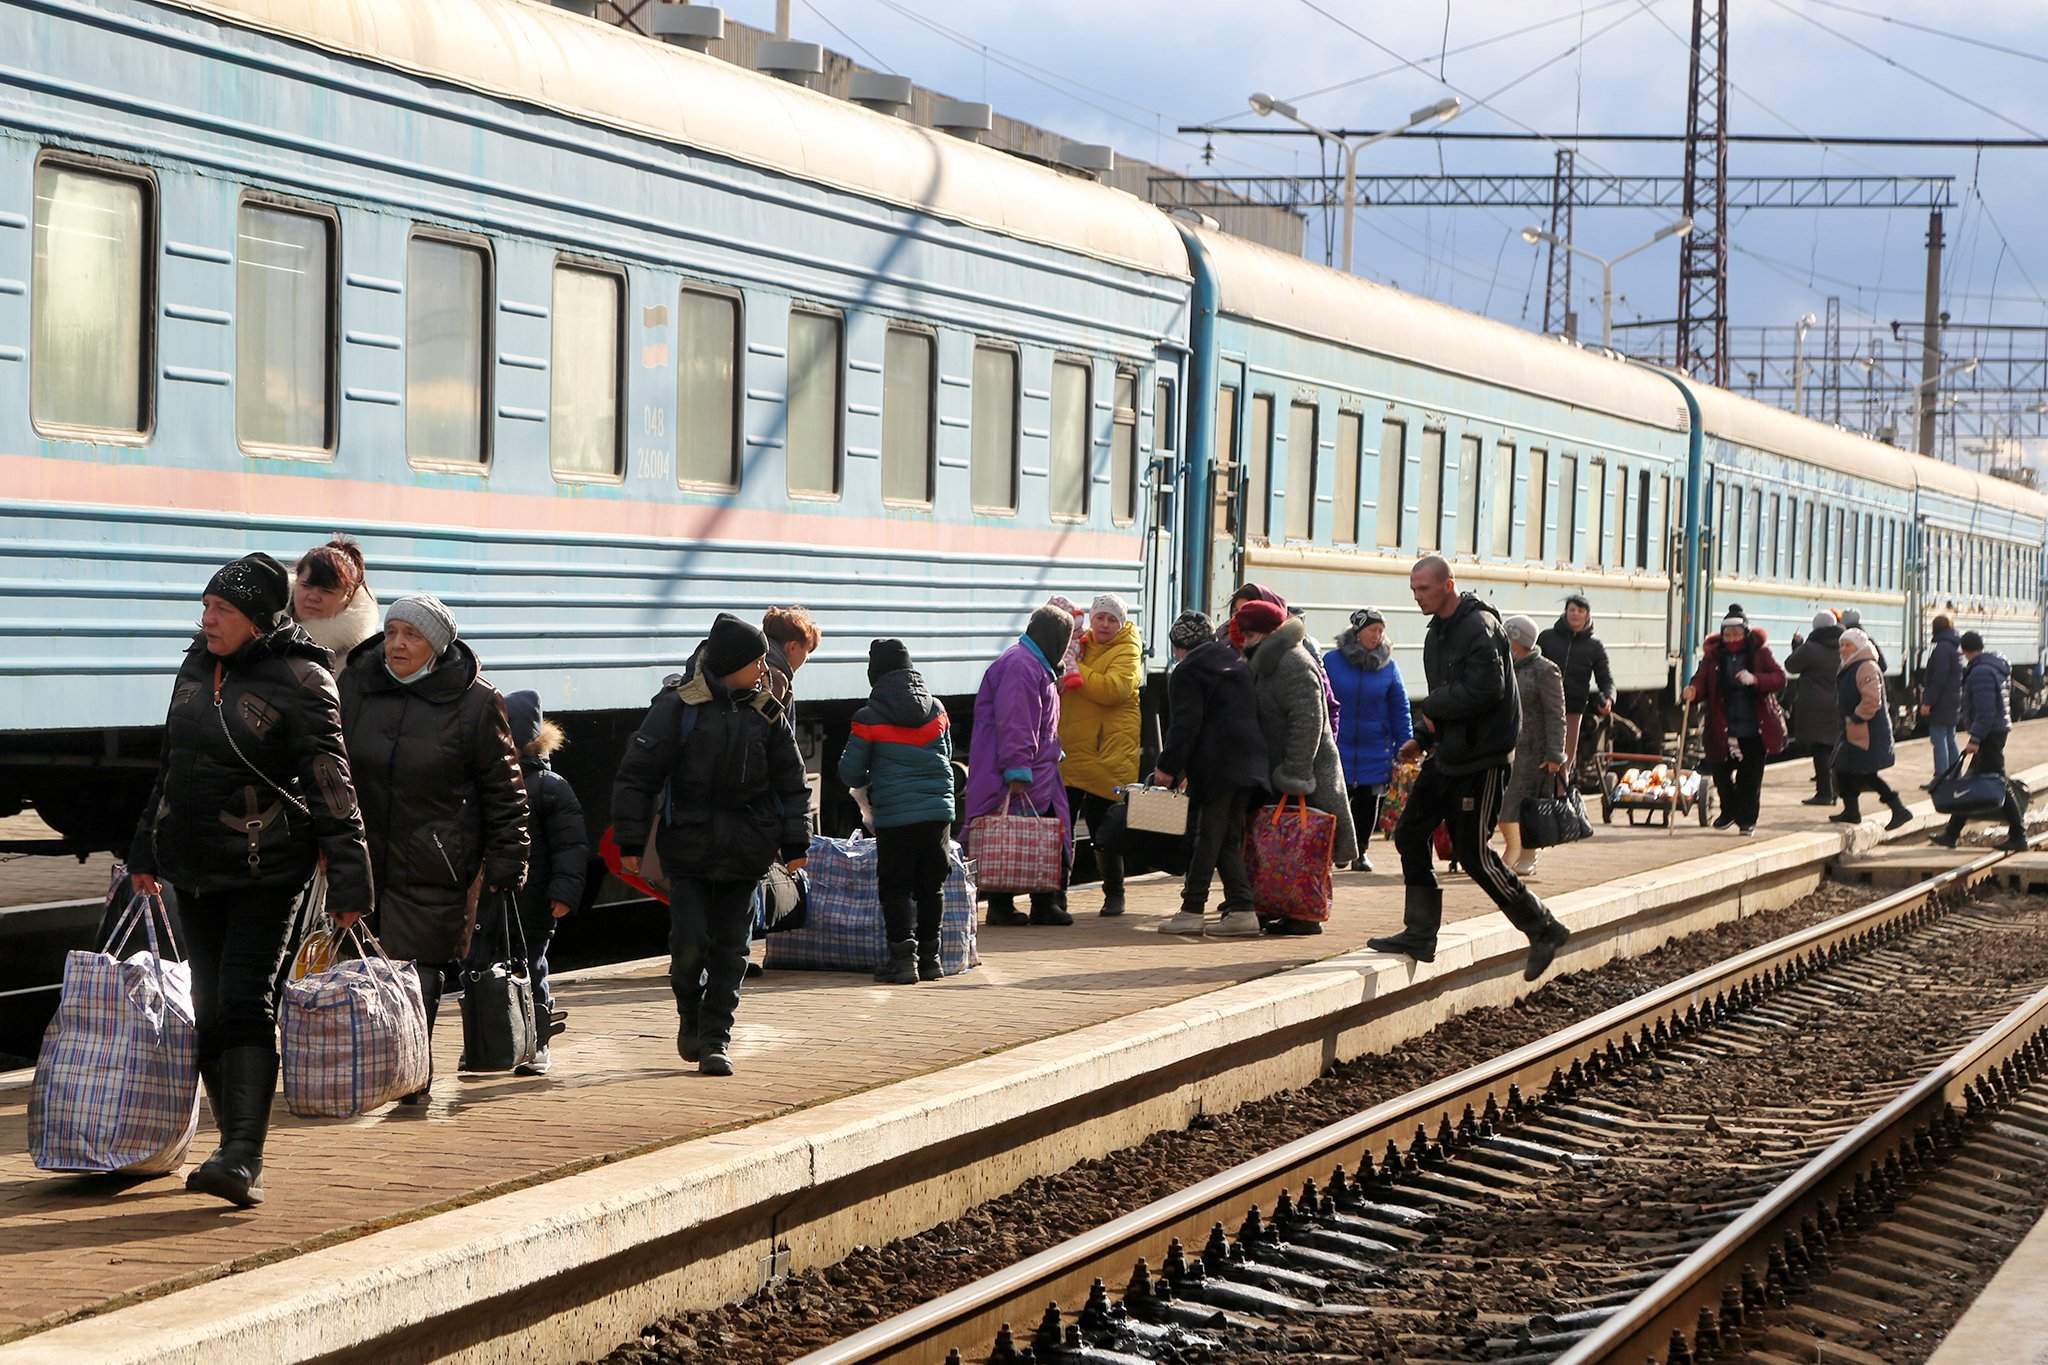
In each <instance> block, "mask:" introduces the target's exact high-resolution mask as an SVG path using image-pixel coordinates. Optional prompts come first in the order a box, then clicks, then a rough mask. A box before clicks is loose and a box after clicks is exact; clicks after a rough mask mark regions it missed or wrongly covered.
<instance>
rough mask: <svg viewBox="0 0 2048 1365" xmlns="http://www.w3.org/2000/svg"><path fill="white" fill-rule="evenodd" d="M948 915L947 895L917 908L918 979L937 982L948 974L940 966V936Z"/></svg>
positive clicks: (920, 904)
mask: <svg viewBox="0 0 2048 1365" xmlns="http://www.w3.org/2000/svg"><path fill="white" fill-rule="evenodd" d="M945 915H946V902H945V893H944V890H943V889H941V891H940V894H939V895H938V896H936V897H934V898H932V900H930V901H927V902H920V903H919V905H918V907H917V979H918V980H919V981H937V980H939V979H940V978H941V977H943V976H944V975H945V974H946V971H945V968H944V967H942V966H940V965H939V935H940V933H941V932H942V929H943V925H944V922H945Z"/></svg>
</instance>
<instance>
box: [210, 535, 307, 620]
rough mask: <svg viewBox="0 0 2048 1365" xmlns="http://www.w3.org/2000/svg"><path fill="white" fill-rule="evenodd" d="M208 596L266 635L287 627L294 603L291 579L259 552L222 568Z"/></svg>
mask: <svg viewBox="0 0 2048 1365" xmlns="http://www.w3.org/2000/svg"><path fill="white" fill-rule="evenodd" d="M206 595H207V596H208V597H218V598H220V599H221V600H222V601H223V602H226V603H227V604H228V605H230V606H232V607H233V608H234V609H235V610H236V611H239V612H240V613H242V615H244V616H246V617H248V618H249V620H250V621H252V622H253V623H255V626H256V629H258V630H260V631H263V632H265V633H266V634H267V633H268V632H270V631H273V630H276V629H277V628H278V627H279V626H280V625H282V624H284V616H285V610H286V608H288V607H290V606H291V603H292V576H291V575H290V574H289V573H286V572H285V567H284V565H282V564H280V563H278V562H277V561H276V560H274V559H272V558H271V557H270V556H269V555H267V554H264V553H263V552H262V551H260V550H259V551H257V552H256V553H255V554H247V555H243V556H242V557H241V558H240V559H237V560H234V561H233V562H232V563H228V564H223V565H221V566H220V570H219V572H217V573H215V574H214V576H213V577H212V578H211V579H210V580H208V582H207V584H206Z"/></svg>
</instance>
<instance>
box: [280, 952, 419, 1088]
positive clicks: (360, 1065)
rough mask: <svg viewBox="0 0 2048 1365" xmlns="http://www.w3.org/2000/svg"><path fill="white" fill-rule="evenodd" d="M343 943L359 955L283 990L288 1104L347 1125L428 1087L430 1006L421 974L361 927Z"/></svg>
mask: <svg viewBox="0 0 2048 1365" xmlns="http://www.w3.org/2000/svg"><path fill="white" fill-rule="evenodd" d="M342 941H343V942H344V943H348V942H350V941H353V942H354V943H355V945H356V948H357V950H358V951H362V950H363V949H364V948H365V947H366V946H367V949H368V951H367V952H365V953H364V955H363V956H361V957H353V958H346V959H343V960H342V961H339V962H336V963H335V964H334V965H333V966H332V967H329V968H328V969H327V970H326V971H324V972H313V973H311V974H309V975H307V976H303V977H300V978H299V979H298V980H297V981H294V982H292V983H291V984H289V985H287V986H286V987H285V988H284V999H283V1001H282V1002H281V1004H280V1007H279V1009H278V1014H279V1016H280V1019H281V1021H282V1023H283V1027H284V1102H285V1107H286V1108H288V1109H290V1110H291V1111H292V1112H293V1113H294V1114H297V1115H298V1116H299V1117H300V1118H326V1119H347V1118H354V1117H356V1116H357V1115H359V1114H367V1113H369V1112H370V1111H371V1110H373V1109H376V1108H379V1107H380V1106H382V1105H385V1104H388V1103H390V1102H391V1101H392V1100H395V1099H397V1098H398V1097H399V1096H400V1095H409V1094H411V1093H412V1092H413V1091H415V1090H418V1089H421V1088H422V1087H424V1086H425V1085H426V1083H427V1077H428V1074H429V1065H428V1063H429V1053H428V1046H429V1041H430V1040H429V1038H428V1035H427V1006H426V1001H425V999H424V998H423V997H422V996H421V994H420V977H419V971H418V970H417V969H416V968H415V967H414V966H413V964H412V963H410V962H393V961H392V960H391V959H390V958H389V957H388V956H386V955H385V952H384V945H383V944H381V943H379V942H378V941H377V940H376V937H375V936H374V935H372V934H371V933H370V932H369V931H368V930H366V929H364V928H363V926H362V924H361V923H360V922H358V923H356V924H353V925H351V926H349V928H348V931H347V932H346V933H345V934H343V935H342Z"/></svg>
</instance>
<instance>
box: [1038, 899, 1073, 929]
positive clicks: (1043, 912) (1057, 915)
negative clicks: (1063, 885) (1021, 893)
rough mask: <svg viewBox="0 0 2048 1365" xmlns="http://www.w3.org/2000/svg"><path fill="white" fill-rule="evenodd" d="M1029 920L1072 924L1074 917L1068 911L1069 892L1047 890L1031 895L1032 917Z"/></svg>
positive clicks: (1040, 922)
mask: <svg viewBox="0 0 2048 1365" xmlns="http://www.w3.org/2000/svg"><path fill="white" fill-rule="evenodd" d="M1029 922H1030V923H1032V924H1056V925H1067V924H1072V923H1073V922H1074V917H1073V916H1072V915H1070V914H1068V913H1067V893H1066V892H1064V891H1046V892H1040V893H1038V894H1035V895H1033V896H1032V897H1031V919H1030V921H1029Z"/></svg>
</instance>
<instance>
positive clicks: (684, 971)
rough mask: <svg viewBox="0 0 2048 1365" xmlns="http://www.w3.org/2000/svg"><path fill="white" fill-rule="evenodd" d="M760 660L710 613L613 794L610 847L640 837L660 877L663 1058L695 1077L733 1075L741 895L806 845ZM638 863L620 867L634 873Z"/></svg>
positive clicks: (757, 644) (802, 799)
mask: <svg viewBox="0 0 2048 1365" xmlns="http://www.w3.org/2000/svg"><path fill="white" fill-rule="evenodd" d="M767 653H768V640H767V637H766V636H764V635H763V634H762V633H761V631H760V630H759V629H758V628H756V627H754V626H751V625H749V624H747V623H746V622H745V621H742V620H740V619H739V618H738V617H737V616H733V615H730V614H728V613H726V612H720V613H719V615H718V619H717V620H715V621H713V622H712V623H711V633H710V635H709V636H708V637H707V638H706V639H705V641H704V643H703V644H701V645H699V646H698V647H697V651H696V652H695V653H694V654H692V655H691V656H690V662H689V664H688V665H686V666H685V668H684V670H683V672H682V673H680V674H677V675H675V676H673V677H670V678H669V679H668V680H667V682H666V683H664V684H663V686H662V689H661V691H660V693H659V694H657V695H656V696H655V698H654V704H653V705H652V706H650V707H649V708H648V710H647V717H646V719H644V720H642V721H641V722H640V729H639V731H638V732H637V733H636V734H635V735H634V736H633V738H632V741H631V742H630V743H629V744H628V745H627V746H626V755H625V757H624V758H623V759H621V760H620V762H619V773H618V777H617V779H616V780H615V781H614V782H613V784H612V820H613V825H614V828H615V829H616V831H617V837H618V841H619V847H620V848H621V849H622V850H644V849H645V848H646V847H647V842H648V839H649V836H650V834H653V838H654V841H655V848H656V851H657V852H658V853H659V854H660V855H661V864H662V869H663V871H664V873H665V874H666V875H667V877H668V879H669V906H668V910H669V969H668V979H669V986H670V988H671V989H673V990H674V991H675V996H676V1013H677V1014H678V1016H679V1017H680V1021H681V1027H680V1028H679V1029H678V1030H677V1033H676V1051H677V1052H678V1053H679V1054H681V1056H682V1058H683V1060H684V1061H686V1062H696V1063H697V1069H698V1070H699V1071H700V1072H702V1073H703V1074H704V1075H707V1076H730V1075H731V1074H732V1056H731V1053H730V1051H729V1049H730V1048H731V1046H732V1022H733V1014H734V1013H735V1012H736V1011H737V1010H738V1009H739V1003H740V983H741V981H742V980H743V979H745V976H746V970H747V944H748V942H749V940H750V938H751V936H752V930H753V923H754V888H755V886H756V885H758V884H759V882H760V880H761V878H762V877H763V876H764V875H766V873H767V871H768V868H769V867H770V866H771V865H772V864H773V863H775V862H776V861H778V860H780V861H781V863H782V865H783V866H784V867H786V868H788V869H789V870H790V871H791V872H796V871H799V870H801V869H802V867H803V865H804V862H805V859H806V855H807V854H808V853H809V851H810V846H811V802H810V789H809V788H808V787H807V786H806V785H805V783H804V761H803V756H802V755H801V754H799V753H798V752H797V747H796V737H795V735H794V734H792V733H791V731H790V728H789V726H788V725H786V724H785V723H784V722H783V718H782V707H781V705H780V704H779V703H778V702H777V701H776V700H775V698H774V697H772V696H770V695H769V694H768V693H767V691H766V690H764V687H763V676H764V674H765V672H766V668H767V665H766V663H765V656H766V655H767ZM657 814H658V815H659V816H660V818H661V829H660V832H659V833H658V834H655V833H653V826H654V820H655V817H656V815H657ZM640 856H641V855H640V853H638V852H633V853H630V854H628V856H624V857H622V858H621V859H620V865H621V866H623V867H624V868H625V869H626V871H628V872H632V873H635V874H636V875H637V874H638V873H639V871H640Z"/></svg>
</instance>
